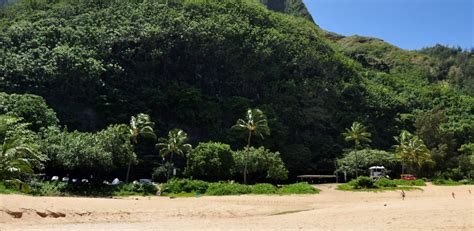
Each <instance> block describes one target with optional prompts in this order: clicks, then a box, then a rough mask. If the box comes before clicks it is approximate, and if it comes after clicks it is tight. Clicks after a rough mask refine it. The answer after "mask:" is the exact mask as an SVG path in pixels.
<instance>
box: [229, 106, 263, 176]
mask: <svg viewBox="0 0 474 231" xmlns="http://www.w3.org/2000/svg"><path fill="white" fill-rule="evenodd" d="M232 129H235V130H241V131H245V132H246V133H248V138H247V150H250V144H251V141H252V136H253V135H257V136H260V137H261V138H262V139H263V138H264V136H265V135H270V128H269V127H268V121H267V117H266V116H265V114H264V113H263V112H262V111H261V110H260V109H248V110H247V114H246V117H245V119H238V120H237V123H236V124H235V125H234V126H232ZM247 159H248V152H247V155H246V156H245V161H244V173H243V175H244V183H245V184H247Z"/></svg>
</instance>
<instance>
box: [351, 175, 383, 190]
mask: <svg viewBox="0 0 474 231" xmlns="http://www.w3.org/2000/svg"><path fill="white" fill-rule="evenodd" d="M349 185H350V186H352V187H353V188H356V189H359V188H377V186H375V182H374V180H372V178H370V177H368V176H359V177H357V179H354V180H351V181H350V182H349Z"/></svg>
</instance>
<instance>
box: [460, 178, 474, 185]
mask: <svg viewBox="0 0 474 231" xmlns="http://www.w3.org/2000/svg"><path fill="white" fill-rule="evenodd" d="M459 183H461V184H474V179H463V180H460V181H459Z"/></svg>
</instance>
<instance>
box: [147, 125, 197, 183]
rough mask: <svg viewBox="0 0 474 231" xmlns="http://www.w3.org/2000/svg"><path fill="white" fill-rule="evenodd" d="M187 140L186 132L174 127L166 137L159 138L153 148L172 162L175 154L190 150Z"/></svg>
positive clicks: (183, 153) (181, 154)
mask: <svg viewBox="0 0 474 231" xmlns="http://www.w3.org/2000/svg"><path fill="white" fill-rule="evenodd" d="M187 140H188V134H186V132H184V131H183V130H181V129H178V128H175V129H173V130H171V131H169V132H168V137H162V138H159V139H158V143H157V144H156V146H155V148H156V150H158V151H159V152H160V155H161V156H162V157H163V158H165V157H166V156H170V159H169V161H170V162H171V163H172V162H173V156H174V155H175V154H176V155H180V156H184V155H185V153H186V152H188V151H189V150H191V148H192V146H191V145H190V144H188V143H186V141H187ZM168 172H169V171H168ZM166 178H167V179H169V174H167V176H166Z"/></svg>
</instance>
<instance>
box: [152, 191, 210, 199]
mask: <svg viewBox="0 0 474 231" xmlns="http://www.w3.org/2000/svg"><path fill="white" fill-rule="evenodd" d="M161 196H165V197H170V198H175V197H178V198H186V197H200V196H202V194H201V193H198V192H181V193H164V194H161Z"/></svg>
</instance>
